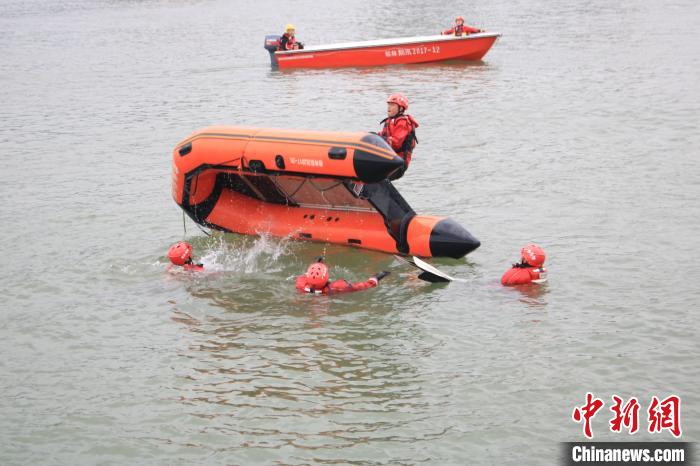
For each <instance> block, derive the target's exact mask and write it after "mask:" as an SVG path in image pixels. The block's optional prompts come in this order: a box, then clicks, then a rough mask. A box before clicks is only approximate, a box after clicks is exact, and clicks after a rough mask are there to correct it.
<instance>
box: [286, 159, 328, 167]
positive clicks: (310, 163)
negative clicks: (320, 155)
mask: <svg viewBox="0 0 700 466" xmlns="http://www.w3.org/2000/svg"><path fill="white" fill-rule="evenodd" d="M289 161H290V162H292V163H293V164H294V165H303V166H305V167H322V166H323V160H315V159H298V158H296V157H291V158H290V159H289Z"/></svg>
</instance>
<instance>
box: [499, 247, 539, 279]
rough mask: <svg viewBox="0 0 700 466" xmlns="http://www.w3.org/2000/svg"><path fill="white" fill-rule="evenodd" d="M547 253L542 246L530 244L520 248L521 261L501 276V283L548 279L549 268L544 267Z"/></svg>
mask: <svg viewBox="0 0 700 466" xmlns="http://www.w3.org/2000/svg"><path fill="white" fill-rule="evenodd" d="M544 260H545V255H544V251H543V250H542V248H541V247H539V246H537V245H535V244H528V245H527V246H525V247H524V248H522V249H521V250H520V262H519V263H517V264H513V267H511V268H510V269H508V270H507V271H506V273H504V274H503V276H502V277H501V284H503V285H505V286H511V285H527V284H529V283H538V284H539V283H544V282H546V281H547V269H546V268H545V267H544Z"/></svg>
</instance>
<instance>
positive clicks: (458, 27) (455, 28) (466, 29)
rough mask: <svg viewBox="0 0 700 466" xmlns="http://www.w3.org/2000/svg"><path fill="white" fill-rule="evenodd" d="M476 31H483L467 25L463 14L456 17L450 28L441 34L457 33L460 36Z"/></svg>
mask: <svg viewBox="0 0 700 466" xmlns="http://www.w3.org/2000/svg"><path fill="white" fill-rule="evenodd" d="M475 32H481V29H477V28H474V27H471V26H467V25H466V24H464V18H462V17H461V16H457V17H456V18H455V23H454V24H453V25H452V27H451V28H450V29H446V30H444V31H442V32H441V33H440V34H441V35H443V36H450V35H453V34H454V35H455V36H457V37H459V36H462V35H464V36H466V35H467V34H473V33H475Z"/></svg>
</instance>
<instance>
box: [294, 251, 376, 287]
mask: <svg viewBox="0 0 700 466" xmlns="http://www.w3.org/2000/svg"><path fill="white" fill-rule="evenodd" d="M387 275H389V272H380V273H378V274H377V275H375V276H373V277H370V278H369V279H368V280H367V281H364V282H359V283H350V282H348V281H347V280H343V279H340V280H335V281H333V282H331V281H330V275H329V272H328V267H327V266H326V264H324V263H323V258H322V257H319V258H318V259H317V260H316V262H314V263H313V264H311V265H310V266H309V268H308V269H307V270H306V273H305V274H303V275H299V276H298V277H297V282H296V288H297V290H299V291H301V292H303V293H313V294H335V293H348V292H351V291H362V290H368V289H370V288H374V287H376V286H378V285H379V281H380V280H381V279H382V278H384V277H386V276H387Z"/></svg>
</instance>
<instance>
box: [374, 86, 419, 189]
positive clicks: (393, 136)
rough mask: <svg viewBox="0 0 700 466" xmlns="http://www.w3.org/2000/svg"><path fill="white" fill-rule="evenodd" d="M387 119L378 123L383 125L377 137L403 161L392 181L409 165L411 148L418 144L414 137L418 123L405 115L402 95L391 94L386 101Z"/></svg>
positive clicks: (404, 100) (400, 175)
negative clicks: (401, 167)
mask: <svg viewBox="0 0 700 466" xmlns="http://www.w3.org/2000/svg"><path fill="white" fill-rule="evenodd" d="M386 104H387V109H386V113H387V117H386V118H384V119H383V120H382V121H380V122H379V124H380V125H384V126H383V127H382V130H381V131H380V132H379V135H380V136H381V137H382V138H384V140H385V141H386V142H388V143H389V145H390V146H391V148H392V149H394V151H395V152H396V154H397V155H398V156H399V157H401V158H402V159H403V161H404V167H403V169H402V170H400V171H399V172H398V173H397V174H396V176H394V177H392V179H397V178H401V177H402V176H403V174H404V172H405V171H406V170H407V169H408V165H409V164H410V163H411V155H413V148H414V147H416V143H418V138H417V137H416V128H418V122H417V121H416V120H415V118H413V117H412V116H411V115H409V114H408V113H406V111H407V110H408V98H407V97H406V96H405V95H403V94H399V93H396V94H391V95H390V96H389V98H388V99H387V101H386Z"/></svg>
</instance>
